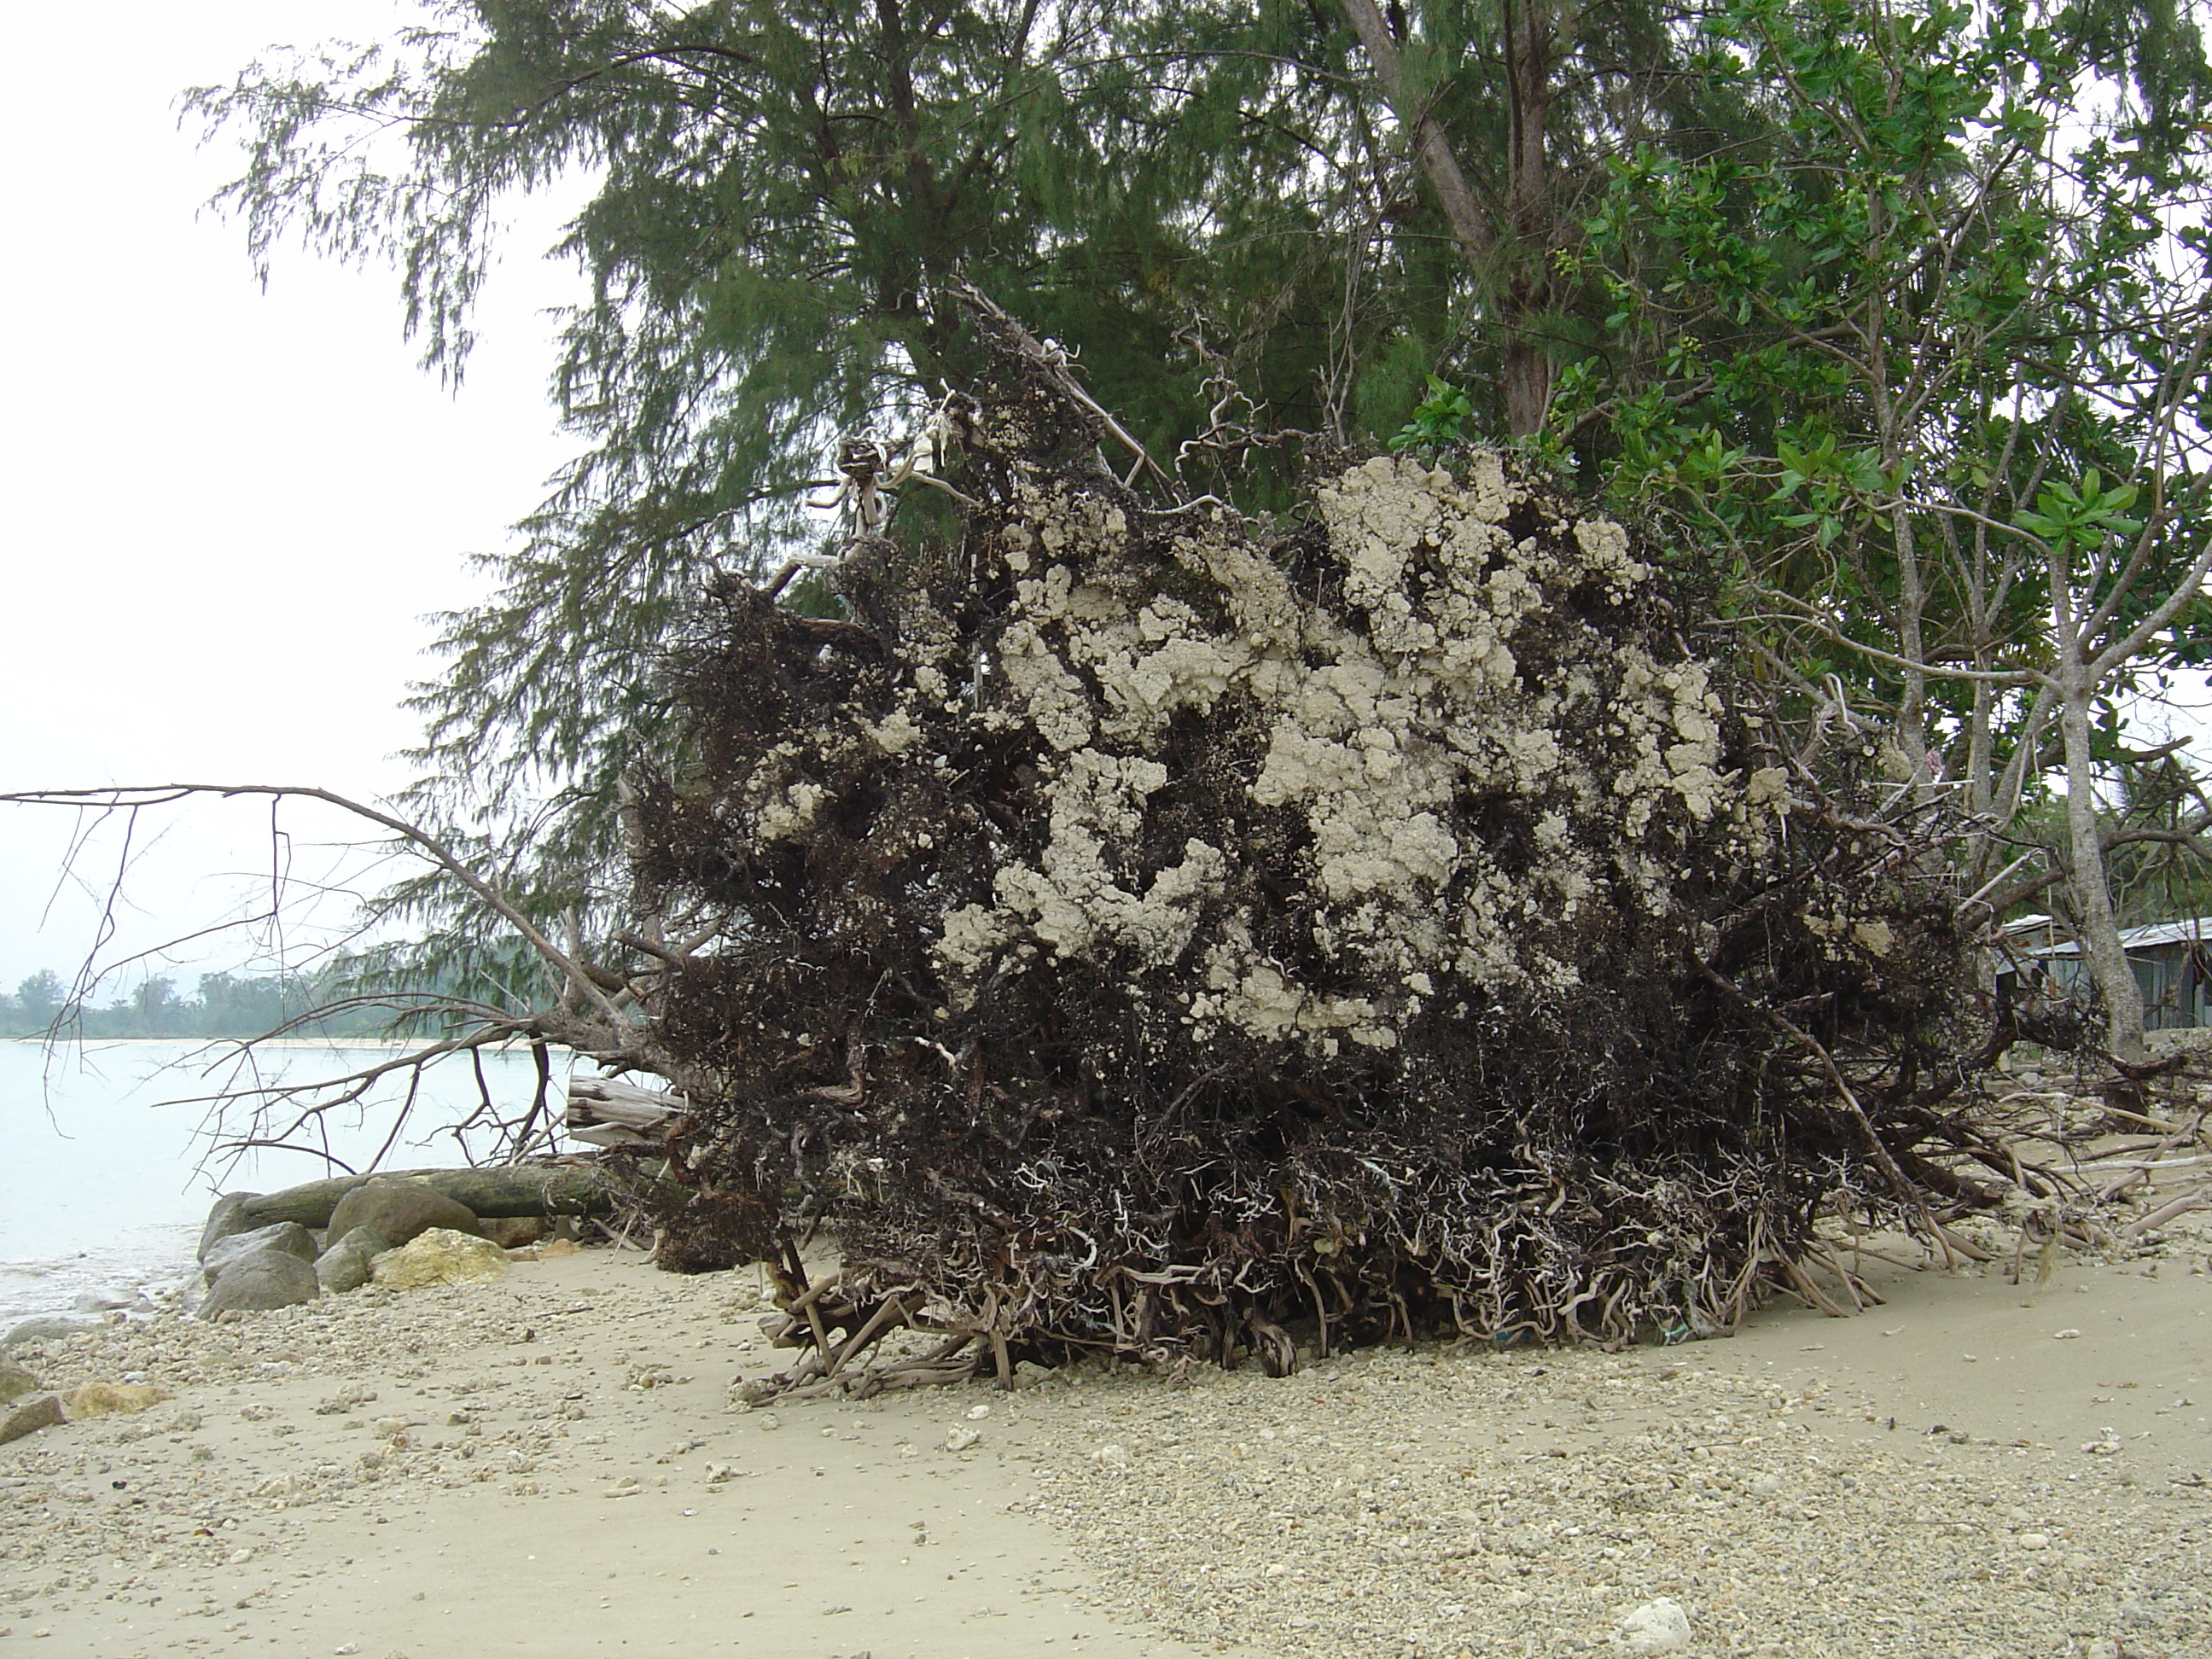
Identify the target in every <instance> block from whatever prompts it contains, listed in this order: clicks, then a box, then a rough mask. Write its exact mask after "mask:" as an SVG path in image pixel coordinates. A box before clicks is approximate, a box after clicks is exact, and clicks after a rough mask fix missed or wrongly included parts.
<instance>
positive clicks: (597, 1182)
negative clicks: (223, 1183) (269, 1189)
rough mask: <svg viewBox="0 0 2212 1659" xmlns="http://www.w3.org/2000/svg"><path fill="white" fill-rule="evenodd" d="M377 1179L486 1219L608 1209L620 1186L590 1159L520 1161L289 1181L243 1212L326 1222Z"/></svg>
mask: <svg viewBox="0 0 2212 1659" xmlns="http://www.w3.org/2000/svg"><path fill="white" fill-rule="evenodd" d="M378 1179H398V1180H404V1181H419V1182H422V1184H423V1185H424V1186H426V1187H428V1188H431V1189H432V1190H433V1191H435V1192H438V1193H442V1194H444V1195H445V1196H446V1197H447V1198H450V1199H453V1200H455V1201H456V1202H458V1203H461V1204H465V1205H466V1206H468V1207H469V1208H470V1209H471V1211H473V1212H475V1213H476V1214H477V1215H479V1216H482V1217H484V1218H488V1219H495V1218H501V1217H507V1216H534V1215H605V1214H606V1213H607V1212H610V1211H611V1210H612V1209H613V1208H614V1207H615V1203H616V1200H617V1189H616V1188H615V1187H614V1185H613V1184H612V1183H611V1182H610V1181H609V1179H608V1177H607V1176H606V1175H605V1174H604V1173H602V1172H601V1171H600V1170H596V1169H593V1168H592V1167H591V1166H590V1165H588V1164H518V1165H515V1166H513V1167H510V1168H504V1169H495V1170H380V1171H378V1172H377V1173H376V1174H375V1175H374V1176H335V1177H333V1178H332V1179H331V1180H328V1181H311V1182H307V1183H306V1184H305V1185H304V1186H299V1187H287V1188H285V1189H284V1190H283V1192H279V1193H264V1194H259V1195H258V1196H256V1197H253V1198H250V1199H248V1200H246V1206H245V1218H246V1220H247V1221H248V1222H249V1223H251V1224H252V1225H253V1226H256V1227H267V1226H270V1225H274V1224H275V1223H276V1222H279V1221H296V1222H298V1223H299V1224H300V1225H301V1226H303V1227H327V1226H329V1225H331V1212H332V1211H333V1210H335V1209H337V1205H338V1200H340V1199H342V1198H343V1197H344V1196H345V1195H346V1194H348V1193H349V1192H351V1191H352V1190H353V1189H354V1188H356V1187H358V1186H361V1185H362V1183H363V1182H368V1181H372V1180H378Z"/></svg>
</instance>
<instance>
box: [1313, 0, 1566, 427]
mask: <svg viewBox="0 0 2212 1659" xmlns="http://www.w3.org/2000/svg"><path fill="white" fill-rule="evenodd" d="M1343 3H1344V12H1345V15H1346V17H1348V18H1349V19H1350V20H1351V21H1352V31H1353V33H1356V34H1358V37H1359V44H1360V46H1361V48H1362V50H1364V52H1366V54H1367V61H1368V63H1369V64H1370V65H1372V66H1373V68H1374V70H1375V78H1376V82H1378V83H1379V84H1380V85H1381V87H1382V88H1383V98H1384V100H1386V101H1387V102H1388V103H1389V106H1390V107H1391V110H1392V111H1393V112H1395V114H1396V116H1397V118H1398V120H1399V122H1400V124H1401V125H1403V126H1404V127H1405V129H1406V131H1407V135H1408V136H1409V137H1411V139H1412V141H1413V155H1414V158H1415V160H1416V161H1419V165H1420V169H1421V176H1422V177H1423V178H1424V179H1426V180H1427V181H1428V185H1429V188H1430V190H1431V191H1433V192H1434V193H1435V195H1436V198H1437V205H1438V206H1439V207H1441V208H1442V209H1443V215H1444V222H1446V223H1447V224H1449V226H1450V227H1451V232H1452V240H1454V241H1455V242H1456V243H1457V244H1458V245H1459V250H1460V252H1461V254H1462V257H1464V258H1465V259H1466V260H1467V262H1468V265H1469V266H1470V267H1472V268H1473V270H1474V274H1475V276H1476V280H1477V281H1478V282H1479V283H1480V284H1481V285H1482V287H1483V288H1484V289H1486V290H1487V292H1488V297H1489V301H1490V305H1491V307H1492V315H1493V316H1494V317H1495V318H1496V319H1497V321H1498V328H1499V330H1500V331H1501V332H1502V333H1503V335H1504V368H1503V369H1502V371H1501V375H1500V379H1501V381H1502V384H1501V386H1500V390H1501V391H1502V392H1503V393H1504V402H1505V427H1506V430H1507V431H1508V432H1509V433H1510V434H1511V435H1513V436H1514V437H1516V438H1522V437H1526V436H1528V435H1529V434H1530V433H1533V432H1539V431H1541V430H1542V429H1543V426H1544V422H1545V420H1546V419H1547V417H1548V416H1549V415H1550V414H1551V410H1552V392H1553V382H1554V380H1555V374H1554V371H1553V364H1552V358H1551V354H1550V353H1549V352H1547V350H1546V349H1544V346H1543V343H1541V341H1540V340H1539V339H1537V338H1536V337H1535V335H1534V324H1535V320H1536V319H1538V318H1539V317H1541V315H1542V314H1543V313H1544V312H1545V311H1546V310H1547V309H1548V308H1549V307H1550V304H1551V300H1552V289H1551V274H1552V273H1551V253H1552V244H1553V232H1554V230H1555V228H1556V227H1555V226H1554V224H1553V201H1552V188H1551V170H1550V164H1549V158H1548V154H1547V148H1546V143H1545V122H1546V118H1547V115H1548V113H1549V112H1550V109H1551V106H1552V100H1553V98H1554V97H1555V96H1556V95H1557V88H1554V87H1553V84H1552V75H1553V67H1554V56H1555V51H1556V46H1557V38H1558V31H1557V28H1556V26H1555V22H1554V19H1553V12H1552V4H1553V0H1519V3H1517V4H1512V5H1509V6H1508V7H1507V9H1506V17H1505V38H1504V46H1505V76H1506V87H1507V90H1506V96H1507V99H1508V100H1509V107H1508V110H1507V131H1508V137H1507V141H1506V154H1505V157H1504V163H1505V165H1504V209H1505V218H1506V225H1505V228H1504V229H1505V234H1504V236H1503V237H1501V236H1500V234H1499V232H1498V227H1497V226H1496V225H1495V224H1493V222H1492V218H1491V216H1490V214H1489V213H1488V212H1487V211H1486V210H1485V209H1484V207H1483V205H1482V204H1481V203H1480V201H1478V200H1477V198H1476V197H1475V194H1474V190H1473V188H1472V187H1471V186H1470V185H1468V179H1467V174H1466V172H1465V170H1464V169H1462V167H1461V166H1460V162H1459V157H1458V156H1457V155H1455V153H1454V152H1453V149H1452V147H1451V143H1450V141H1449V139H1448V138H1447V137H1445V136H1444V131H1443V127H1442V126H1440V125H1438V124H1437V120H1436V118H1435V117H1434V116H1432V115H1431V113H1430V112H1429V106H1428V102H1427V100H1426V99H1425V96H1424V95H1423V94H1422V92H1421V89H1420V88H1418V87H1413V86H1409V85H1408V84H1407V76H1406V64H1405V55H1404V53H1403V52H1401V50H1400V47H1399V43H1398V40H1397V38H1396V37H1395V35H1394V34H1393V33H1391V31H1390V25H1389V22H1388V21H1386V20H1385V18H1384V17H1383V12H1382V9H1381V8H1380V7H1379V6H1377V5H1376V0H1343ZM1501 265H1502V266H1503V267H1504V268H1503V269H1502V270H1501V269H1499V267H1500V266H1501Z"/></svg>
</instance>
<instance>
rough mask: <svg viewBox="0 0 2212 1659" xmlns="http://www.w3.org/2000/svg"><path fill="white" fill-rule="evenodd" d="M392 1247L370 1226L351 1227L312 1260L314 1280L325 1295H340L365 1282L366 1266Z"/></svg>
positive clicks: (367, 1277)
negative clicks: (313, 1263)
mask: <svg viewBox="0 0 2212 1659" xmlns="http://www.w3.org/2000/svg"><path fill="white" fill-rule="evenodd" d="M388 1249H392V1241H391V1240H390V1239H388V1238H386V1237H385V1236H384V1235H383V1234H382V1233H380V1232H379V1231H376V1229H375V1228H374V1227H355V1228H352V1229H350V1230H349V1231H347V1232H346V1233H345V1234H344V1235H343V1237H340V1238H339V1239H338V1242H337V1243H335V1244H333V1245H331V1248H330V1249H327V1250H325V1251H324V1252H323V1253H322V1254H321V1255H319V1256H317V1257H316V1258H315V1281H316V1283H318V1284H319V1285H321V1286H322V1287H323V1293H324V1294H325V1296H342V1295H343V1294H344V1293H345V1292H346V1291H357V1290H359V1289H360V1288H361V1287H362V1285H366V1284H368V1279H369V1263H370V1262H371V1261H374V1259H375V1258H376V1257H377V1256H379V1255H382V1254H383V1253H384V1252H385V1251H386V1250H388Z"/></svg>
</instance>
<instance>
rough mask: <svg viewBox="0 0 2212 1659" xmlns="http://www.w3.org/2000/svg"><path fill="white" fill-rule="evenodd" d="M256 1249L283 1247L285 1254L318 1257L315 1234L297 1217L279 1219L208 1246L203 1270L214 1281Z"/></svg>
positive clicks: (306, 1259)
mask: <svg viewBox="0 0 2212 1659" xmlns="http://www.w3.org/2000/svg"><path fill="white" fill-rule="evenodd" d="M256 1250H282V1251H283V1253H284V1254H285V1255H295V1256H297V1257H299V1258H300V1260H301V1261H309V1262H312V1261H313V1260H314V1259H315V1236H314V1234H313V1233H311V1232H309V1231H307V1229H306V1228H305V1227H302V1226H301V1225H300V1224H299V1223H298V1222H296V1221H280V1222H278V1223H276V1225H274V1226H273V1227H256V1228H254V1229H253V1230H252V1231H251V1232H243V1233H232V1234H229V1235H228V1236H227V1237H222V1238H219V1239H217V1240H216V1242H215V1243H214V1244H212V1245H210V1247H209V1249H208V1251H207V1254H206V1255H203V1256H202V1257H201V1258H200V1271H201V1272H203V1273H205V1274H206V1275H207V1280H208V1283H209V1284H210V1285H212V1284H214V1283H215V1282H216V1279H220V1278H222V1271H223V1269H224V1268H226V1267H228V1266H230V1264H231V1263H232V1262H234V1261H238V1260H239V1259H240V1257H242V1256H248V1255H252V1254H253V1253H254V1252H255V1251H256Z"/></svg>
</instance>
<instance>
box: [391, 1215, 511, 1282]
mask: <svg viewBox="0 0 2212 1659" xmlns="http://www.w3.org/2000/svg"><path fill="white" fill-rule="evenodd" d="M372 1271H373V1272H374V1275H375V1279H376V1282H377V1283H378V1284H379V1285H383V1286H385V1287H386V1289H388V1290H395V1291H415V1290H421V1289H422V1288H424V1287H425V1286H427V1285H459V1284H466V1283H469V1282H471V1281H472V1280H476V1279H497V1278H500V1277H501V1275H503V1274H504V1273H506V1272H507V1252H506V1251H504V1250H502V1249H500V1248H499V1246H498V1245H496V1244H495V1243H492V1242H491V1241H490V1240H489V1239H488V1238H479V1237H477V1236H476V1235H475V1234H474V1233H464V1232H457V1231H454V1230H453V1229H452V1228H450V1227H431V1228H428V1229H427V1230H425V1231H422V1232H420V1233H417V1234H416V1236H415V1237H414V1238H413V1239H411V1240H410V1242H409V1243H405V1244H403V1245H401V1246H400V1247H399V1248H398V1249H396V1250H386V1252H385V1253H384V1254H383V1255H380V1256H378V1257H377V1258H376V1260H375V1262H374V1266H373V1268H372Z"/></svg>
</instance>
